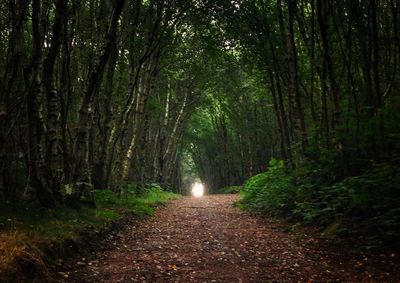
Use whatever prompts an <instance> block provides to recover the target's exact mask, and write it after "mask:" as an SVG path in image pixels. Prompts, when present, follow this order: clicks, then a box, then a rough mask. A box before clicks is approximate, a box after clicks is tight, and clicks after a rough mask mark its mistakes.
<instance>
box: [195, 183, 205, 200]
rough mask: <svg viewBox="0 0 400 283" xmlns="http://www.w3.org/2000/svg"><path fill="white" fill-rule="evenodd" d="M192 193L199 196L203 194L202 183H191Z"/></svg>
mask: <svg viewBox="0 0 400 283" xmlns="http://www.w3.org/2000/svg"><path fill="white" fill-rule="evenodd" d="M192 195H193V196H195V197H201V196H202V195H204V186H203V184H202V183H194V184H193V187H192Z"/></svg>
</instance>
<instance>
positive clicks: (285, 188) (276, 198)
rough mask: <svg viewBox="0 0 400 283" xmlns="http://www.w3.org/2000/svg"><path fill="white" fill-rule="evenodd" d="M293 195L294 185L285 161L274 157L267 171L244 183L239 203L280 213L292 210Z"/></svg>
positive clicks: (253, 209) (274, 213)
mask: <svg viewBox="0 0 400 283" xmlns="http://www.w3.org/2000/svg"><path fill="white" fill-rule="evenodd" d="M293 196H294V187H293V185H292V182H291V177H290V176H289V175H288V174H287V173H286V172H285V168H284V163H283V161H280V160H275V159H272V160H271V161H270V163H269V167H268V170H267V171H266V172H264V173H261V174H258V175H255V176H253V177H251V178H250V179H249V180H247V182H246V183H245V184H244V187H243V190H242V199H241V201H240V202H239V204H240V205H241V206H242V207H244V208H246V209H249V210H252V211H256V212H261V213H264V214H269V215H280V214H284V213H285V212H287V211H288V210H290V207H291V205H292V198H293Z"/></svg>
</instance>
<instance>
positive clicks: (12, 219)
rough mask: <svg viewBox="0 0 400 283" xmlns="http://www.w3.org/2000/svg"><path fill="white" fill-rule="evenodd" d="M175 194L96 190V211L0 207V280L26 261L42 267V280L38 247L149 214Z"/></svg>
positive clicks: (66, 208)
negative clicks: (85, 229) (118, 221)
mask: <svg viewBox="0 0 400 283" xmlns="http://www.w3.org/2000/svg"><path fill="white" fill-rule="evenodd" d="M176 197H177V195H176V194H174V193H171V192H165V191H163V190H162V189H161V188H160V187H156V186H153V187H151V188H148V189H146V190H143V191H141V192H140V193H138V192H136V190H135V189H133V188H129V189H128V190H127V191H126V193H125V194H123V195H117V194H116V193H114V192H112V191H110V190H96V191H95V200H96V208H90V207H86V206H82V207H81V209H80V210H75V209H73V208H69V207H65V206H60V207H57V208H56V209H52V210H49V209H43V208H37V207H30V206H26V207H22V206H11V205H8V206H2V207H0V281H2V280H6V282H7V279H8V278H14V276H15V274H16V273H18V272H23V271H21V270H19V269H20V268H21V264H15V263H16V261H20V260H22V261H26V262H31V263H33V264H35V266H36V268H37V267H38V266H39V267H43V274H41V277H44V278H45V277H46V267H45V266H44V263H43V256H44V255H43V251H42V247H46V246H48V245H52V244H53V243H62V242H63V241H66V240H74V239H76V238H77V237H78V236H79V233H80V231H81V230H82V229H84V228H85V227H91V228H95V229H101V228H103V227H106V226H107V225H110V223H113V222H115V221H117V220H118V219H120V218H121V217H122V216H123V215H126V214H127V213H131V214H134V215H136V216H137V217H144V216H147V215H152V214H153V213H154V210H155V206H156V205H157V204H161V203H164V202H166V201H168V200H170V199H172V198H176Z"/></svg>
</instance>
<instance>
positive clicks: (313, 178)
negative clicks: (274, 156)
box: [238, 160, 400, 249]
mask: <svg viewBox="0 0 400 283" xmlns="http://www.w3.org/2000/svg"><path fill="white" fill-rule="evenodd" d="M332 166H338V165H337V164H336V163H335V164H333V165H332ZM332 166H327V165H326V164H323V165H321V164H318V163H313V164H307V165H303V167H300V168H299V169H298V170H297V172H290V173H287V172H286V170H285V167H284V164H283V162H282V161H277V160H271V162H270V164H269V168H268V170H267V171H266V172H263V173H260V174H258V175H255V176H253V177H251V178H250V179H249V180H247V181H246V183H245V184H244V186H243V189H242V190H241V196H242V198H241V200H240V201H239V203H238V204H239V206H240V207H242V208H244V209H247V210H250V211H254V212H259V213H262V214H265V215H270V216H271V215H272V216H283V217H286V218H288V219H289V220H291V221H293V222H296V223H298V224H306V225H312V226H316V227H318V228H320V230H321V232H322V236H325V237H327V238H333V237H336V236H340V237H342V238H349V239H351V238H352V239H353V240H354V239H356V241H357V244H359V245H360V247H361V248H367V249H380V248H390V249H393V248H395V249H398V248H399V246H398V239H399V238H400V232H399V231H400V174H399V169H398V168H397V167H395V166H392V165H390V164H380V165H374V166H371V167H370V168H368V169H366V170H364V171H363V172H361V174H359V175H356V176H348V177H343V178H338V177H337V176H338V175H337V174H335V172H336V170H335V168H333V167H332ZM329 168H330V169H329Z"/></svg>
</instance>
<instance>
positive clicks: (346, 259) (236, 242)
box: [59, 195, 399, 282]
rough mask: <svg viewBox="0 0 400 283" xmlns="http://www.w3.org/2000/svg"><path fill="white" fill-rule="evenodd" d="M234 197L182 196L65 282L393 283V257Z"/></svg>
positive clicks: (66, 275)
mask: <svg viewBox="0 0 400 283" xmlns="http://www.w3.org/2000/svg"><path fill="white" fill-rule="evenodd" d="M236 200H237V196H235V195H214V196H204V197H200V198H194V197H184V198H181V199H178V200H174V201H172V202H170V203H169V204H168V205H167V206H166V207H164V208H161V209H159V210H158V211H157V213H156V215H155V216H154V217H152V218H150V219H147V220H145V221H143V222H140V223H138V224H137V225H136V226H129V227H126V228H125V229H124V230H122V231H120V232H119V233H118V234H117V235H115V236H110V237H108V238H107V239H106V240H105V241H104V242H103V245H102V246H103V247H104V248H103V250H98V251H96V252H94V253H93V254H92V255H91V256H90V257H88V258H82V257H80V258H78V259H74V260H71V261H70V262H67V263H65V264H64V268H63V270H62V271H60V272H59V276H60V279H59V280H60V281H63V282H376V281H380V282H398V280H399V277H398V273H397V274H396V272H397V271H396V269H395V267H394V266H393V263H392V258H393V257H397V255H395V254H391V255H386V254H383V255H380V256H378V258H369V257H362V258H360V256H359V255H358V256H357V255H355V254H352V253H350V252H349V251H348V250H344V249H340V248H338V247H335V246H334V245H332V244H331V243H328V242H326V241H324V240H321V239H317V238H315V237H313V236H310V235H307V233H305V234H304V233H303V235H301V236H299V235H298V234H294V233H290V232H285V230H287V229H286V228H287V227H288V225H287V224H285V223H284V222H282V221H278V220H275V219H265V218H257V217H255V216H252V215H250V214H248V213H246V212H243V211H240V210H239V209H237V208H235V207H234V205H233V204H234V202H235V201H236Z"/></svg>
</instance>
